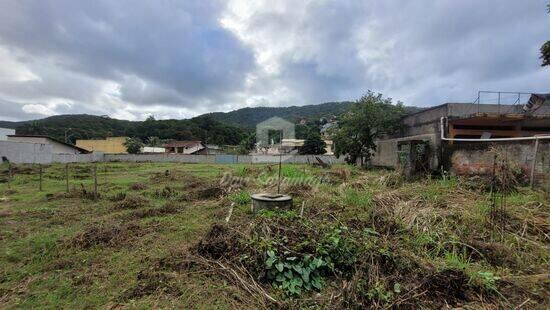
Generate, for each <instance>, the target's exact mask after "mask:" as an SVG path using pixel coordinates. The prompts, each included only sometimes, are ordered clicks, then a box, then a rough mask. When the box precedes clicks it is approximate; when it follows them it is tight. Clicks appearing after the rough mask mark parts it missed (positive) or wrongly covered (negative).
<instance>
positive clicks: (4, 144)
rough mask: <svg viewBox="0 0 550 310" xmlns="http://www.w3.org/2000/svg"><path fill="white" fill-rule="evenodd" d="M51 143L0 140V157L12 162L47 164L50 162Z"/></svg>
mask: <svg viewBox="0 0 550 310" xmlns="http://www.w3.org/2000/svg"><path fill="white" fill-rule="evenodd" d="M52 149H53V147H52V145H50V144H42V143H27V142H16V141H0V158H1V157H5V158H7V159H8V160H9V161H11V162H13V163H33V164H48V163H51V162H52Z"/></svg>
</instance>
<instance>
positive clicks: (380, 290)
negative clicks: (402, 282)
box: [367, 282, 401, 302]
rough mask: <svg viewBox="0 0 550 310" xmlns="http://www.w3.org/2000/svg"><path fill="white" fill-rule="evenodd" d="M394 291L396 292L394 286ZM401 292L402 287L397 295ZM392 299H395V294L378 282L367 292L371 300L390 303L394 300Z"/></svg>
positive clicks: (398, 288) (398, 289)
mask: <svg viewBox="0 0 550 310" xmlns="http://www.w3.org/2000/svg"><path fill="white" fill-rule="evenodd" d="M397 285H399V284H397ZM394 291H396V287H395V285H394ZM400 291H401V287H400V286H398V287H397V291H396V293H398V292H400ZM392 297H393V293H392V292H391V291H388V290H387V289H386V287H385V286H384V284H383V283H381V282H376V284H374V286H372V287H371V288H370V289H369V291H368V292H367V298H368V299H370V300H378V301H382V302H389V301H390V300H391V299H392Z"/></svg>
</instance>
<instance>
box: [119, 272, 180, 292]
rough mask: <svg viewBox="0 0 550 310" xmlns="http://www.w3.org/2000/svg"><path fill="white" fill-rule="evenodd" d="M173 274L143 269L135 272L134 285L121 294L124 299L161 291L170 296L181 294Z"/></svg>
mask: <svg viewBox="0 0 550 310" xmlns="http://www.w3.org/2000/svg"><path fill="white" fill-rule="evenodd" d="M175 282H176V280H175V277H174V275H172V274H169V273H166V272H159V271H150V270H143V271H140V272H139V273H138V274H137V284H136V286H135V287H134V288H133V289H131V290H130V291H127V292H126V293H124V294H123V298H124V299H138V298H141V297H143V296H147V295H151V294H154V293H163V294H168V295H172V296H179V295H181V291H180V289H179V288H178V287H177V285H176V283H175Z"/></svg>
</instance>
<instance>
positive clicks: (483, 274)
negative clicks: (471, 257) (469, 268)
mask: <svg viewBox="0 0 550 310" xmlns="http://www.w3.org/2000/svg"><path fill="white" fill-rule="evenodd" d="M498 280H500V277H497V276H495V275H494V274H493V273H492V272H490V271H478V272H477V273H474V274H473V275H472V276H471V279H470V282H475V283H478V284H481V286H483V287H484V288H485V289H486V290H488V291H494V292H496V291H497V284H496V282H497V281H498Z"/></svg>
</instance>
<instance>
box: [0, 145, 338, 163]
mask: <svg viewBox="0 0 550 310" xmlns="http://www.w3.org/2000/svg"><path fill="white" fill-rule="evenodd" d="M0 156H3V157H6V158H7V159H8V160H9V161H11V162H13V163H18V164H38V163H41V164H49V163H87V162H174V163H205V164H206V163H212V164H214V163H216V164H256V163H258V164H260V163H278V162H279V156H278V155H183V154H166V153H162V154H103V153H99V152H95V153H91V154H52V146H51V145H48V144H38V143H22V142H10V141H0ZM316 158H319V159H321V161H323V162H324V163H327V164H337V163H344V158H343V157H341V158H336V157H335V156H333V155H285V156H282V157H281V160H282V161H283V162H285V163H295V164H307V163H318V161H317V159H316Z"/></svg>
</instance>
